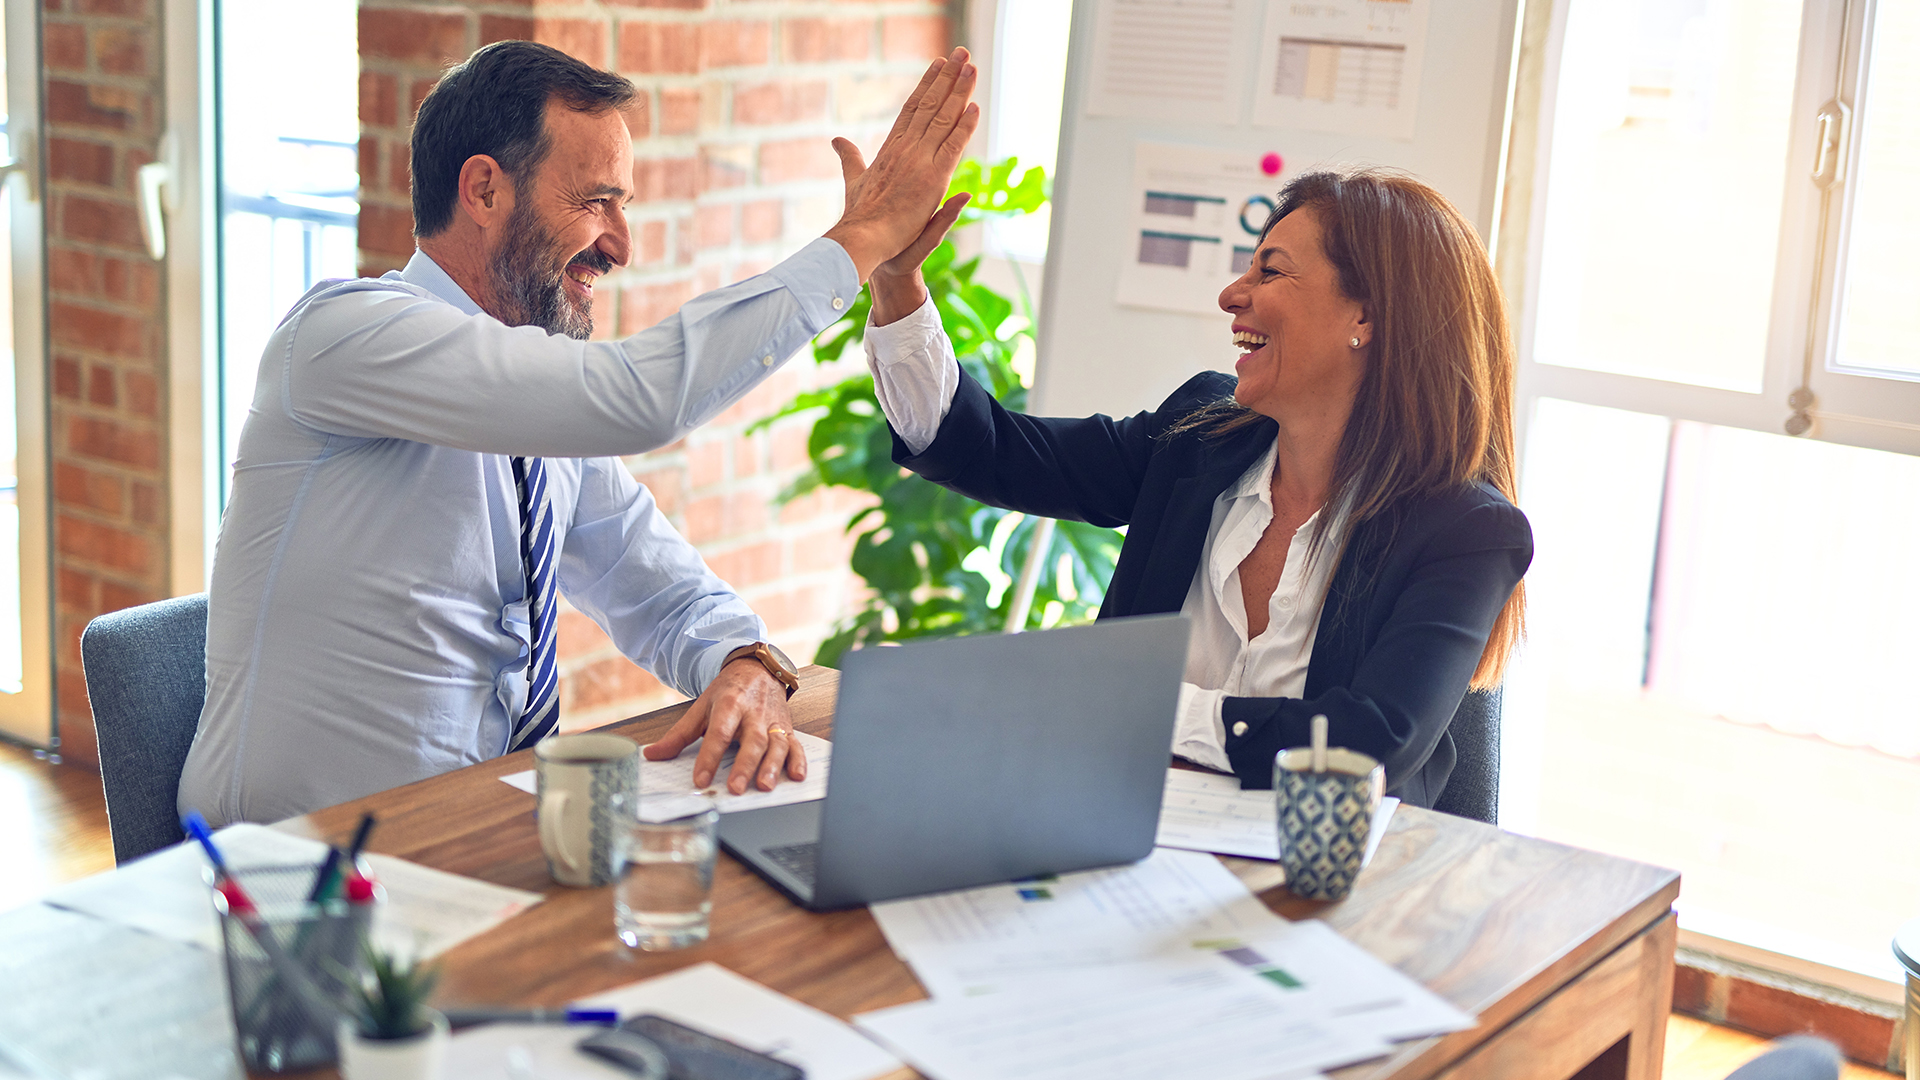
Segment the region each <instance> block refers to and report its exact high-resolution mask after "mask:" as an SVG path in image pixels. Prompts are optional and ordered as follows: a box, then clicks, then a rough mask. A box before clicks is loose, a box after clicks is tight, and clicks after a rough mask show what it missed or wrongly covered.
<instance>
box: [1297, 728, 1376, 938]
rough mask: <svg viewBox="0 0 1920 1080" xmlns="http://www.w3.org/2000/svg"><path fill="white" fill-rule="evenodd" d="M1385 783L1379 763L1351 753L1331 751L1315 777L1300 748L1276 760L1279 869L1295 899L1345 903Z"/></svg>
mask: <svg viewBox="0 0 1920 1080" xmlns="http://www.w3.org/2000/svg"><path fill="white" fill-rule="evenodd" d="M1386 783H1387V773H1386V770H1385V769H1383V768H1381V766H1380V763H1379V762H1377V761H1375V760H1373V759H1372V758H1370V757H1368V756H1367V755H1365V754H1362V753H1360V752H1358V751H1355V750H1342V749H1336V748H1329V749H1328V750H1327V770H1326V771H1325V772H1318V773H1317V772H1314V771H1313V751H1312V750H1310V749H1308V748H1306V747H1304V746H1301V747H1295V748H1294V749H1292V750H1282V751H1280V752H1279V753H1278V754H1276V755H1274V758H1273V802H1274V810H1275V812H1276V813H1277V814H1278V815H1279V818H1280V865H1281V867H1282V868H1283V869H1284V870H1286V872H1287V888H1288V889H1291V890H1292V891H1293V894H1294V895H1295V896H1299V897H1304V898H1306V899H1308V900H1344V899H1346V896H1347V894H1348V893H1349V892H1352V891H1353V880H1354V879H1355V878H1357V877H1359V876H1360V863H1361V861H1362V860H1363V859H1364V858H1365V857H1366V853H1367V834H1368V833H1369V832H1370V831H1372V829H1373V812H1374V811H1375V810H1377V809H1379V808H1380V797H1381V794H1382V793H1383V791H1384V790H1385V788H1386Z"/></svg>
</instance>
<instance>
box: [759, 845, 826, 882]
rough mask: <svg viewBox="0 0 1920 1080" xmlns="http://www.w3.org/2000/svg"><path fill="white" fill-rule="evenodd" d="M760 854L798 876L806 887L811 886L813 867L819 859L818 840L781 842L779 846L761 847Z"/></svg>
mask: <svg viewBox="0 0 1920 1080" xmlns="http://www.w3.org/2000/svg"><path fill="white" fill-rule="evenodd" d="M760 854H762V855H765V856H766V857H767V858H768V859H771V860H772V861H773V864H774V865H775V866H778V867H779V868H780V869H782V870H785V871H786V872H787V873H789V874H792V875H793V876H794V877H796V878H799V879H800V881H801V882H802V883H804V884H805V885H806V886H807V888H809V889H811V888H813V868H814V865H815V864H816V863H817V862H818V861H819V857H820V841H818V840H809V841H807V842H806V843H804V844H782V845H781V846H779V847H769V848H761V849H760Z"/></svg>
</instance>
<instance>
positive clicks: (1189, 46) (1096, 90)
mask: <svg viewBox="0 0 1920 1080" xmlns="http://www.w3.org/2000/svg"><path fill="white" fill-rule="evenodd" d="M1248 2H1250V0H1100V9H1099V11H1098V12H1097V13H1096V15H1095V23H1094V29H1093V70H1092V72H1091V73H1090V78H1089V81H1088V83H1087V99H1086V100H1087V115H1088V116H1119V117H1132V118H1140V119H1157V120H1186V121H1189V122H1192V123H1199V124H1219V125H1224V126H1233V125H1236V124H1238V123H1239V122H1240V110H1241V101H1242V100H1243V95H1242V91H1241V87H1242V86H1243V85H1245V84H1244V81H1243V80H1244V78H1245V76H1244V75H1243V73H1242V72H1243V70H1244V65H1243V64H1242V62H1241V60H1240V57H1241V56H1242V54H1243V52H1244V50H1242V49H1241V48H1240V39H1239V35H1237V34H1236V33H1235V32H1234V12H1235V9H1236V7H1240V6H1244V5H1245V4H1247V3H1248Z"/></svg>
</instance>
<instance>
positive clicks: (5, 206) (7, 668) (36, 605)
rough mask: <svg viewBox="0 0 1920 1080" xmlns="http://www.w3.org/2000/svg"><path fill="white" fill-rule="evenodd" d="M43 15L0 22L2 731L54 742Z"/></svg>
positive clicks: (27, 8)
mask: <svg viewBox="0 0 1920 1080" xmlns="http://www.w3.org/2000/svg"><path fill="white" fill-rule="evenodd" d="M38 17H39V5H37V4H8V5H7V7H6V18H5V21H4V23H0V34H4V42H3V43H0V64H4V71H3V72H0V163H4V164H3V165H0V169H3V170H4V173H3V174H0V250H4V251H5V252H6V253H7V257H6V258H0V733H4V734H5V735H7V736H10V737H12V738H15V739H19V740H21V741H24V742H27V743H31V744H33V745H36V746H51V745H53V736H54V729H53V693H52V684H53V669H52V653H51V649H50V642H51V637H52V632H51V607H50V605H49V595H48V593H49V590H48V578H49V574H50V572H51V568H50V566H49V565H48V557H47V556H48V553H47V548H48V544H47V484H46V470H47V447H46V395H45V370H46V362H45V350H44V340H45V333H46V316H45V307H44V301H43V298H42V292H41V283H42V280H43V271H42V267H43V265H44V250H45V242H44V236H43V233H42V230H41V203H40V188H41V179H42V178H41V175H40V171H39V165H40V162H39V158H40V155H39V150H40V65H39V56H38V52H39V38H40V35H39V25H38V22H39V18H38Z"/></svg>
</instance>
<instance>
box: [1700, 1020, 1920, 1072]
mask: <svg viewBox="0 0 1920 1080" xmlns="http://www.w3.org/2000/svg"><path fill="white" fill-rule="evenodd" d="M1766 1046H1767V1040H1766V1039H1763V1038H1761V1037H1760V1036H1758V1035H1749V1034H1747V1033H1746V1032H1744V1031H1736V1030H1734V1029H1733V1028H1724V1027H1715V1026H1713V1025H1712V1024H1709V1023H1707V1022H1706V1021H1705V1020H1695V1019H1694V1018H1693V1017H1691V1016H1677V1015H1676V1016H1670V1017H1668V1018H1667V1064H1666V1072H1665V1073H1664V1076H1665V1080H1720V1078H1721V1077H1724V1076H1726V1075H1727V1074H1728V1073H1730V1072H1732V1071H1733V1070H1735V1069H1737V1068H1739V1067H1740V1066H1741V1065H1743V1064H1745V1063H1746V1062H1747V1061H1749V1060H1751V1059H1752V1058H1754V1057H1756V1056H1758V1055H1759V1053H1760V1052H1761V1051H1762V1050H1764V1049H1766ZM1840 1080H1899V1077H1897V1076H1895V1074H1893V1073H1890V1072H1884V1071H1882V1070H1880V1069H1869V1068H1867V1067H1866V1066H1864V1065H1855V1064H1854V1063H1853V1062H1847V1063H1846V1064H1845V1065H1843V1066H1841V1068H1840Z"/></svg>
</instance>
